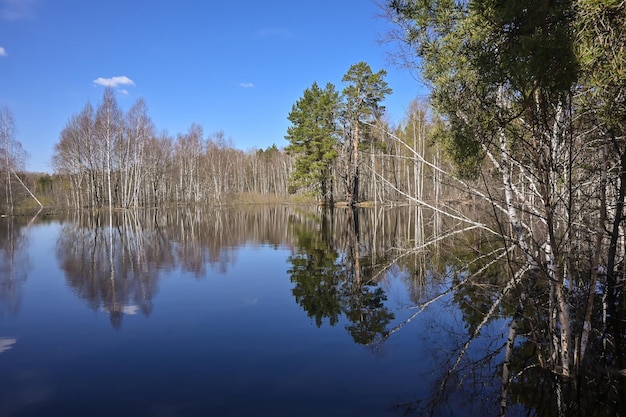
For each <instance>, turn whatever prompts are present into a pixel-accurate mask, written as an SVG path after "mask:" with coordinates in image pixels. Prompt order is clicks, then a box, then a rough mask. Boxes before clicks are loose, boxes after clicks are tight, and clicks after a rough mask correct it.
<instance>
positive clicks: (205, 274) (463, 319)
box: [0, 206, 516, 417]
mask: <svg viewBox="0 0 626 417" xmlns="http://www.w3.org/2000/svg"><path fill="white" fill-rule="evenodd" d="M437 221H440V220H437V219H435V218H433V215H432V214H425V213H422V212H421V210H419V212H418V209H415V208H397V209H388V208H386V209H362V210H360V211H359V212H358V214H357V215H356V216H354V215H352V213H351V212H349V211H347V210H338V209H337V210H335V211H334V213H333V214H332V215H324V213H323V212H322V211H321V210H320V209H317V208H303V207H283V206H259V207H249V208H239V209H232V208H231V209H213V210H204V211H199V210H197V211H196V210H184V209H183V210H180V211H178V212H172V211H145V212H141V213H136V212H116V213H114V215H113V227H110V223H109V215H108V213H106V212H104V213H101V214H99V215H93V214H87V213H82V214H72V215H68V216H64V217H61V216H39V217H38V218H35V219H29V218H19V219H15V220H8V219H6V218H5V219H1V220H0V374H1V375H2V378H0V415H1V416H111V415H128V416H207V415H213V416H359V417H363V416H387V415H403V413H405V412H411V411H412V410H420V407H423V406H424V405H425V404H428V403H430V402H433V401H435V402H436V403H437V407H436V409H435V410H436V412H435V414H436V415H494V414H496V415H497V413H498V411H499V408H498V407H499V397H498V395H499V389H500V388H499V383H498V378H499V372H500V371H499V367H498V361H499V360H501V352H500V351H498V346H499V345H500V344H501V342H502V340H503V338H505V337H506V331H507V326H508V320H505V319H498V320H493V321H492V322H491V323H489V324H488V325H487V326H486V327H485V328H484V330H483V331H482V332H481V334H484V335H485V336H484V337H483V338H480V339H477V340H475V341H474V342H473V343H472V345H471V347H470V349H469V350H468V351H467V353H466V355H464V356H463V359H462V361H461V363H460V364H459V365H458V366H457V367H455V369H454V372H448V371H449V369H450V368H451V367H452V365H453V364H454V363H455V361H456V360H457V357H458V354H459V350H460V348H461V347H462V346H463V344H464V343H465V342H466V341H467V340H468V334H469V328H470V327H471V323H472V317H471V311H472V310H471V308H469V307H468V306H470V307H471V303H468V302H464V301H463V300H464V299H466V298H467V297H466V296H465V295H462V294H460V295H459V294H455V293H454V292H451V291H447V290H448V288H449V287H450V286H451V284H452V283H453V282H454V281H455V280H458V279H459V277H462V276H463V268H462V267H461V268H459V267H458V265H459V264H461V265H462V264H463V262H465V261H459V259H460V258H459V257H457V256H456V255H453V254H452V253H451V250H450V248H446V247H445V246H443V247H441V246H437V247H433V246H428V247H427V248H426V249H421V250H413V249H416V248H419V246H420V245H421V244H423V241H424V239H425V236H426V235H427V236H429V237H432V235H433V233H435V232H434V231H433V230H434V229H433V227H432V225H433V224H436V223H437ZM449 258H453V259H456V261H455V262H448V261H447V259H449ZM433 299H434V300H433ZM428 300H433V302H432V303H430V304H428V305H427V306H424V305H423V303H424V302H426V301H428ZM463 306H465V310H464V309H463V308H460V307H463ZM494 340H495V341H497V343H498V346H495V343H494ZM515 410H516V409H515V407H513V408H511V410H510V411H511V415H513V414H514V413H515ZM416 413H419V411H416Z"/></svg>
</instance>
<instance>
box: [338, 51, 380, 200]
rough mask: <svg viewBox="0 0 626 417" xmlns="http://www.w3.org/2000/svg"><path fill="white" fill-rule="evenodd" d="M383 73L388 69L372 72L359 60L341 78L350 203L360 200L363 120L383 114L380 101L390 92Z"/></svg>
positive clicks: (371, 119) (347, 186)
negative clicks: (344, 84)
mask: <svg viewBox="0 0 626 417" xmlns="http://www.w3.org/2000/svg"><path fill="white" fill-rule="evenodd" d="M385 75H387V71H385V70H380V71H378V72H377V73H373V72H372V69H371V68H370V66H369V65H368V64H367V63H365V62H359V63H357V64H354V65H352V66H351V67H350V69H349V70H348V72H347V73H346V74H345V75H344V76H343V78H342V80H341V81H343V82H345V83H347V84H348V85H347V86H346V87H345V88H344V89H343V92H342V96H343V99H344V103H343V118H344V124H345V126H346V129H345V135H346V138H345V144H346V146H347V152H346V155H347V158H348V161H346V163H347V165H348V166H349V169H348V172H347V174H346V176H345V181H346V191H347V201H348V205H350V206H354V205H355V204H356V203H358V202H359V162H360V158H359V146H360V142H361V136H362V134H361V132H363V131H365V130H366V129H365V127H364V123H365V122H369V123H372V122H373V121H375V120H376V119H377V118H379V117H380V116H381V115H382V113H383V111H384V107H382V106H381V105H380V102H382V101H383V100H384V99H385V96H386V95H388V94H391V88H389V87H388V86H387V83H386V82H385V81H384V80H383V78H384V77H385Z"/></svg>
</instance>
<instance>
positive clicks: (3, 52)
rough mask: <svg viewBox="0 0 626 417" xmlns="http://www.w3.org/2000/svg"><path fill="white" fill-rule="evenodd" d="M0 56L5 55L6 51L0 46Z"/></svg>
mask: <svg viewBox="0 0 626 417" xmlns="http://www.w3.org/2000/svg"><path fill="white" fill-rule="evenodd" d="M0 56H7V51H6V50H5V49H4V48H3V47H1V46H0Z"/></svg>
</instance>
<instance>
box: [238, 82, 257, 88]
mask: <svg viewBox="0 0 626 417" xmlns="http://www.w3.org/2000/svg"><path fill="white" fill-rule="evenodd" d="M239 87H243V88H252V87H254V84H252V83H241V84H239Z"/></svg>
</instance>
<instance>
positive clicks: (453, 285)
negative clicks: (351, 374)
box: [391, 234, 626, 417]
mask: <svg viewBox="0 0 626 417" xmlns="http://www.w3.org/2000/svg"><path fill="white" fill-rule="evenodd" d="M464 239H469V240H460V239H456V240H455V242H456V244H455V246H454V249H453V250H451V251H450V252H449V253H448V256H447V260H446V263H447V265H448V267H447V275H448V280H447V281H448V286H447V287H446V288H445V289H444V290H443V292H442V293H441V294H439V295H438V294H435V295H434V296H431V297H430V298H428V299H426V300H423V301H422V302H421V303H419V304H418V305H417V306H415V308H416V309H418V311H417V312H416V313H415V314H414V315H413V316H412V317H411V319H412V318H413V317H414V316H416V315H417V313H419V312H420V311H423V310H424V309H425V308H427V307H429V306H430V305H432V304H433V303H435V302H442V300H444V299H445V300H448V301H450V302H451V303H453V305H452V306H451V309H452V308H454V309H455V310H456V311H458V313H459V314H460V319H461V320H460V321H459V322H458V323H454V325H451V326H450V327H449V328H447V329H442V332H441V334H443V335H445V336H447V338H448V341H447V342H445V344H444V345H445V346H446V348H447V351H446V353H445V354H443V355H441V356H442V357H440V358H437V359H438V360H437V361H436V363H437V365H436V368H437V369H438V372H439V381H437V383H436V384H435V385H436V386H435V389H434V390H433V391H432V392H431V393H430V396H429V397H428V398H420V399H418V400H415V401H410V402H406V403H402V404H401V405H400V406H399V407H398V408H400V409H401V410H403V411H404V413H405V415H407V414H415V415H426V414H428V415H448V414H455V412H454V411H450V410H454V407H455V406H457V407H470V408H471V407H474V408H472V410H471V411H468V410H469V409H464V410H465V411H464V414H468V415H474V414H477V413H480V414H482V415H501V416H505V415H533V416H554V415H567V416H594V417H595V416H598V417H600V416H607V417H608V416H619V415H625V414H624V410H626V369H624V367H623V366H619V365H616V364H619V360H618V358H619V356H620V355H623V351H624V346H623V345H624V343H625V341H626V335H625V334H624V333H623V332H622V333H621V334H620V336H619V337H617V338H615V339H616V340H617V343H615V344H607V343H602V340H603V335H602V333H603V331H606V330H604V329H608V328H611V327H612V326H613V324H612V323H613V322H618V323H624V317H623V316H617V315H615V316H613V317H609V316H608V315H606V314H601V313H596V314H595V315H592V317H591V319H590V322H591V324H592V325H591V331H590V333H591V336H590V339H589V345H588V346H587V348H586V349H587V353H586V355H585V359H584V366H583V367H582V368H581V370H580V372H578V373H575V374H572V375H569V376H566V375H563V374H559V373H555V372H554V371H553V370H554V361H555V360H558V357H559V353H558V348H559V347H558V346H559V345H558V338H556V339H555V334H558V332H557V331H556V330H557V329H555V328H554V305H553V304H552V303H551V300H553V294H551V288H550V286H549V285H547V284H546V282H545V280H543V279H542V278H541V277H540V276H539V277H538V276H536V275H537V274H539V273H540V272H538V271H527V272H526V275H525V279H523V280H522V279H518V277H519V275H516V276H513V278H511V274H510V269H511V268H510V266H511V265H510V264H511V262H514V261H515V259H513V258H511V257H509V255H510V251H508V250H506V247H504V246H503V245H502V243H501V242H500V243H498V242H493V241H490V240H488V239H484V236H483V237H481V236H479V235H478V234H476V235H473V236H472V235H471V234H466V235H465V236H464ZM481 253H483V254H488V256H480V254H481ZM494 258H496V260H495V261H494V260H493V259H494ZM442 295H446V296H447V298H444V297H442ZM569 302H570V303H571V305H572V306H582V307H583V308H584V307H585V306H586V303H587V302H588V299H587V297H586V296H585V293H584V292H580V293H577V292H573V293H572V296H571V298H570V300H569ZM595 302H596V303H598V306H597V307H596V309H594V311H596V312H602V301H601V300H598V299H596V300H595ZM579 311H580V310H579ZM584 322H585V318H584V316H583V315H581V314H580V315H578V316H576V317H573V320H572V326H573V328H574V329H578V330H577V331H580V329H581V328H582V326H583V323H584ZM507 323H508V328H507V326H506V324H507ZM403 324H404V323H402V325H403ZM402 325H399V326H396V328H400V327H402ZM619 325H621V324H618V326H619ZM396 328H394V329H392V330H391V332H394V331H395V330H396ZM441 339H442V337H441V335H440V340H441ZM557 369H558V368H557ZM451 404H454V405H453V406H451ZM468 404H471V406H468ZM476 404H480V405H479V406H478V407H477V408H476ZM456 411H457V413H458V410H456Z"/></svg>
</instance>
